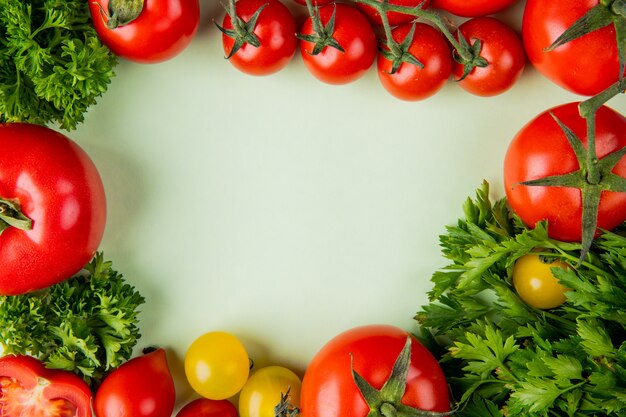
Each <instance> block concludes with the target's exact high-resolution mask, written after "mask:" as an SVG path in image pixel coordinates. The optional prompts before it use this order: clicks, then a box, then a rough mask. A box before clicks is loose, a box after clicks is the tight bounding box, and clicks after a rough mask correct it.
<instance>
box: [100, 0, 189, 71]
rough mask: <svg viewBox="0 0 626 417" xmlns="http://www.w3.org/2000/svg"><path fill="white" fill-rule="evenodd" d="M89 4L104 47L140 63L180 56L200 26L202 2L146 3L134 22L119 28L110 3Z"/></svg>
mask: <svg viewBox="0 0 626 417" xmlns="http://www.w3.org/2000/svg"><path fill="white" fill-rule="evenodd" d="M88 3H89V9H90V11H91V18H92V21H93V25H94V27H95V29H96V32H97V33H98V36H99V37H100V40H101V41H102V43H104V44H105V45H106V46H107V47H109V49H111V51H113V53H114V54H116V55H118V56H120V57H123V58H126V59H128V60H131V61H135V62H140V63H155V62H161V61H165V60H168V59H171V58H173V57H174V56H176V55H178V54H179V53H180V52H182V50H183V49H185V48H186V47H187V46H188V45H189V44H190V43H191V41H192V39H193V37H194V35H195V34H196V32H197V30H198V25H199V23H200V6H199V4H198V0H158V1H154V0H145V1H144V2H143V9H140V14H139V15H138V16H137V17H136V18H135V19H134V20H132V21H131V22H130V23H125V22H119V25H117V23H116V24H113V22H114V21H115V19H116V18H115V15H116V12H115V11H113V10H109V3H110V1H109V0H93V1H89V2H88ZM117 3H118V4H119V3H120V2H117ZM132 3H141V2H137V1H136V0H134V1H133V2H132ZM109 26H112V27H109Z"/></svg>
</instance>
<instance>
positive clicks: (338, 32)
mask: <svg viewBox="0 0 626 417" xmlns="http://www.w3.org/2000/svg"><path fill="white" fill-rule="evenodd" d="M332 16H334V17H335V19H334V24H333V21H332V19H331V17H332ZM316 18H317V16H313V17H311V16H309V17H308V18H307V19H306V20H305V22H304V24H303V25H302V28H301V30H300V52H301V55H302V60H303V61H304V65H305V66H306V68H307V69H308V70H309V72H311V74H313V75H314V76H315V77H316V78H317V79H319V80H321V81H323V82H325V83H328V84H346V83H349V82H352V81H355V80H357V79H359V78H361V77H362V76H363V75H364V74H365V72H366V71H367V70H368V69H369V68H370V67H371V66H372V63H373V62H374V58H376V50H377V49H376V35H375V34H374V30H373V29H372V26H371V25H370V23H369V22H368V20H367V19H366V18H365V16H363V13H361V12H360V11H359V10H358V9H357V8H356V7H354V6H351V5H348V4H343V3H336V4H329V5H326V6H323V7H320V8H319V19H320V21H321V24H322V25H323V26H324V32H325V33H324V34H319V33H316V28H315V24H314V21H313V19H316ZM329 22H330V24H329ZM305 37H308V38H309V39H313V38H315V37H318V38H320V41H321V42H322V43H320V44H317V43H316V42H313V41H311V40H305V39H303V38H305ZM324 42H326V43H328V42H333V43H335V44H336V46H339V47H341V48H342V49H343V51H342V50H340V49H338V48H337V47H336V46H333V45H332V44H328V45H326V44H325V43H324ZM322 45H323V46H322ZM320 47H321V50H319V51H318V50H316V49H318V48H320Z"/></svg>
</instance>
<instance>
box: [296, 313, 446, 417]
mask: <svg viewBox="0 0 626 417" xmlns="http://www.w3.org/2000/svg"><path fill="white" fill-rule="evenodd" d="M407 336H408V333H407V332H405V331H404V330H402V329H399V328H397V327H394V326H388V325H368V326H362V327H357V328H354V329H350V330H348V331H345V332H343V333H341V334H339V335H337V336H335V337H334V338H333V339H331V340H330V341H329V342H328V343H327V344H326V345H324V346H323V347H322V348H321V349H320V350H319V351H318V353H317V354H316V355H315V356H314V358H313V359H312V360H311V362H310V363H309V366H308V368H307V370H306V372H305V374H304V378H303V380H302V392H301V395H300V409H301V412H302V414H301V415H302V417H365V416H366V415H367V414H368V412H369V407H368V406H367V404H366V403H365V400H364V399H363V396H362V394H361V393H360V392H359V390H358V388H357V386H356V384H355V382H354V380H353V377H352V373H351V369H352V367H354V369H355V371H356V372H358V373H359V374H360V375H361V376H363V377H364V378H365V379H366V380H367V381H368V382H369V383H370V384H371V385H372V386H373V387H374V388H376V389H380V388H381V387H382V385H383V384H384V383H385V381H386V380H387V379H388V378H389V374H390V372H391V369H392V367H393V365H394V362H395V360H396V358H397V357H398V354H399V353H400V351H401V350H402V348H403V346H404V344H405V343H406V340H407ZM411 337H412V336H411ZM402 403H403V404H405V405H409V406H411V407H414V408H418V409H421V410H427V411H437V412H445V411H449V410H450V402H449V398H448V385H447V383H446V379H445V376H444V374H443V371H442V370H441V367H440V366H439V363H438V362H437V360H436V359H435V358H434V357H433V355H432V354H431V353H430V352H429V351H428V350H427V349H426V348H425V347H424V346H423V345H422V344H420V343H419V342H418V341H417V340H416V339H414V338H413V341H412V345H411V364H410V368H409V374H408V377H407V386H406V391H405V393H404V396H403V398H402Z"/></svg>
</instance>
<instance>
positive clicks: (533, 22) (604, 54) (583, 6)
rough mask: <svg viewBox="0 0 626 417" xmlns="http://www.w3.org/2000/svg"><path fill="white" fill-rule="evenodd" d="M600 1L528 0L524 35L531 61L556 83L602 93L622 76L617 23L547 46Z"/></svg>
mask: <svg viewBox="0 0 626 417" xmlns="http://www.w3.org/2000/svg"><path fill="white" fill-rule="evenodd" d="M597 4H598V0H552V1H544V0H528V1H527V2H526V8H525V9H524V17H523V20H522V38H523V40H524V47H525V48H526V53H527V54H528V59H529V60H530V62H532V64H533V65H534V66H535V68H536V69H537V70H538V71H539V72H540V73H541V74H543V75H544V76H546V77H547V78H549V79H550V80H552V81H553V82H554V83H556V84H558V85H560V86H561V87H563V88H565V89H567V90H569V91H571V92H573V93H576V94H580V95H585V96H593V95H596V94H598V93H599V92H601V91H603V90H605V89H606V88H607V87H608V86H610V85H611V84H613V83H615V82H617V80H618V78H619V77H618V76H619V58H618V52H617V40H616V36H615V28H614V26H613V25H609V26H606V27H604V28H602V29H598V30H596V31H593V32H591V33H589V34H587V35H584V36H582V37H581V38H578V39H575V40H573V41H570V42H568V43H566V44H564V45H561V46H559V47H558V48H556V49H554V50H552V51H549V52H548V51H546V50H545V49H546V48H547V47H549V46H550V45H551V44H552V43H553V42H554V41H555V40H556V39H557V38H558V37H559V36H560V35H561V34H562V33H563V32H564V31H565V30H566V29H567V28H568V27H569V26H571V25H572V23H574V22H575V21H576V20H578V19H579V18H580V17H582V16H583V15H584V14H585V13H586V12H587V11H589V9H591V8H592V7H594V6H596V5H597ZM625 74H626V72H625Z"/></svg>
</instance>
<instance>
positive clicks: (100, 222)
mask: <svg viewBox="0 0 626 417" xmlns="http://www.w3.org/2000/svg"><path fill="white" fill-rule="evenodd" d="M0 148H2V149H6V150H7V151H6V152H2V155H1V156H0V231H1V230H2V229H4V230H3V231H1V232H0V233H1V234H0V265H2V267H1V268H0V294H3V295H16V294H22V293H25V292H29V291H32V290H37V289H41V288H45V287H48V286H50V285H52V284H56V283H58V282H60V281H63V280H65V279H67V278H70V277H71V276H72V275H74V274H75V273H76V272H78V271H80V270H81V269H82V268H83V267H84V266H85V265H86V264H87V263H88V262H89V260H90V259H91V258H92V257H93V256H94V254H95V252H96V250H97V249H98V245H99V244H100V241H101V240H102V235H103V233H104V226H105V221H106V202H105V196H104V187H103V185H102V180H101V179H100V175H99V174H98V171H97V169H96V167H95V165H94V164H93V162H92V161H91V159H89V156H88V155H87V154H86V153H85V152H84V151H83V150H82V149H81V148H80V147H79V146H78V145H77V144H76V143H74V142H72V141H71V140H70V139H68V138H67V137H65V136H64V135H62V134H60V133H57V132H55V131H53V130H51V129H48V128H46V127H42V126H36V125H29V124H21V123H16V124H3V125H0ZM18 211H21V213H22V214H23V216H25V217H24V218H23V219H22V220H28V221H29V222H32V224H30V225H26V224H23V225H20V224H14V226H17V227H14V226H9V225H10V224H11V223H12V222H13V220H15V219H16V218H18V219H19V217H21V216H19V215H18V214H17V212H18ZM3 219H4V221H3ZM12 219H13V220H12ZM7 226H8V227H7ZM20 227H23V229H24V230H22V229H20Z"/></svg>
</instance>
